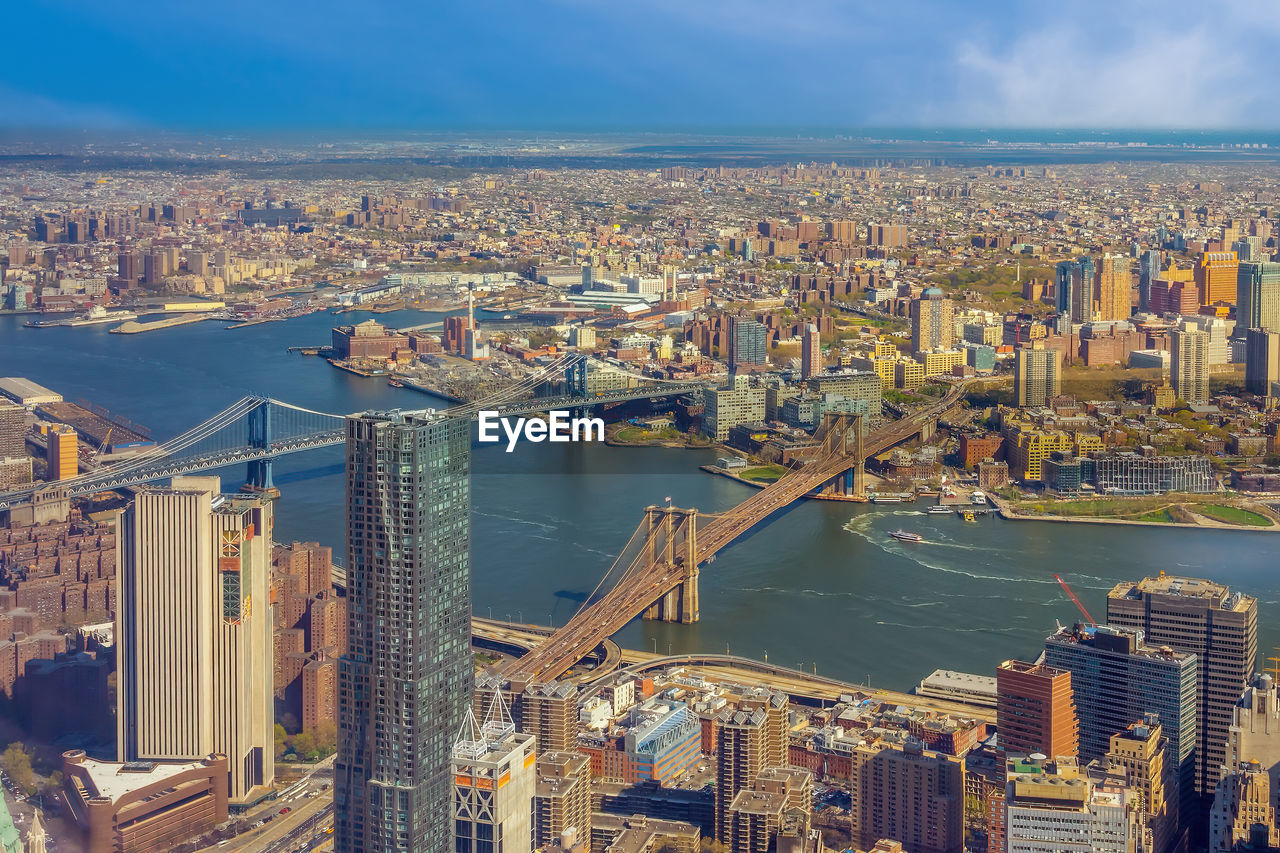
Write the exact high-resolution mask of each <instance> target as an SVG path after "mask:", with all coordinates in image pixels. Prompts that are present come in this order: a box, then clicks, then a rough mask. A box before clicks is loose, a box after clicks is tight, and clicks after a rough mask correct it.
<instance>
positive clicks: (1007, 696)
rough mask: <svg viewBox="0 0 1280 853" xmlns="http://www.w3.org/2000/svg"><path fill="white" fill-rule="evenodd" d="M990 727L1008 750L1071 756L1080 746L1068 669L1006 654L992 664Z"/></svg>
mask: <svg viewBox="0 0 1280 853" xmlns="http://www.w3.org/2000/svg"><path fill="white" fill-rule="evenodd" d="M996 730H997V731H998V732H1000V746H1001V747H1003V748H1004V750H1005V752H1007V753H1009V754H1011V755H1032V754H1034V753H1037V752H1038V753H1040V754H1041V755H1047V756H1049V757H1050V758H1057V757H1058V756H1061V755H1065V756H1070V757H1072V758H1074V757H1075V756H1076V753H1077V752H1078V751H1079V748H1080V730H1079V727H1078V725H1077V723H1076V706H1075V702H1074V701H1073V700H1072V698H1071V673H1070V671H1068V670H1063V669H1054V668H1053V667H1051V666H1045V665H1044V664H1037V663H1025V662H1023V661H1020V660H1007V661H1005V662H1004V663H1002V664H1000V666H999V667H998V668H997V669H996Z"/></svg>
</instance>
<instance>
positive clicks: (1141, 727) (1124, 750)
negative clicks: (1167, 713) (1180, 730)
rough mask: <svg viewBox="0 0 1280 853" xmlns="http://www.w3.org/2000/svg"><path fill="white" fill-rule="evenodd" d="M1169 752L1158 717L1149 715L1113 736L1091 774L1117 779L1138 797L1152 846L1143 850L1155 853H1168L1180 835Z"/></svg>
mask: <svg viewBox="0 0 1280 853" xmlns="http://www.w3.org/2000/svg"><path fill="white" fill-rule="evenodd" d="M1167 750H1168V742H1167V741H1166V739H1165V736H1164V729H1163V728H1162V727H1161V726H1160V719H1159V717H1158V716H1157V715H1155V714H1148V715H1147V716H1146V717H1145V718H1143V719H1142V720H1139V721H1137V722H1135V723H1132V724H1131V725H1130V726H1129V728H1127V729H1126V730H1124V731H1123V732H1120V733H1118V734H1114V735H1112V736H1111V748H1110V749H1109V750H1107V754H1106V755H1105V756H1103V758H1102V760H1101V761H1100V762H1098V763H1097V764H1095V765H1091V766H1090V770H1091V771H1093V772H1095V773H1096V774H1097V775H1100V776H1102V777H1103V778H1104V779H1105V780H1108V781H1109V780H1110V779H1112V778H1118V779H1119V780H1120V782H1121V783H1122V784H1123V785H1124V786H1125V787H1127V788H1128V789H1129V790H1130V791H1132V792H1133V793H1134V794H1135V795H1137V799H1136V805H1137V806H1138V807H1139V810H1140V811H1141V812H1142V822H1143V823H1144V824H1145V825H1146V830H1147V832H1148V833H1149V835H1150V843H1149V844H1147V845H1145V847H1144V849H1148V850H1152V851H1154V853H1165V851H1167V850H1168V849H1169V845H1170V843H1171V842H1172V840H1173V837H1174V834H1175V833H1176V832H1177V823H1178V813H1177V808H1176V803H1171V802H1170V800H1169V792H1168V785H1167V781H1168V777H1167V776H1166V774H1165V764H1164V761H1165V754H1166V751H1167Z"/></svg>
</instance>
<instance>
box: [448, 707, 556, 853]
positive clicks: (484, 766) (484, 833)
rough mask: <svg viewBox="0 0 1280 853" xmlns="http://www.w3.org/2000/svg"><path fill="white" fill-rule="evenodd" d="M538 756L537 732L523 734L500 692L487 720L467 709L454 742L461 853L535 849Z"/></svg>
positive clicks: (519, 852) (455, 801)
mask: <svg viewBox="0 0 1280 853" xmlns="http://www.w3.org/2000/svg"><path fill="white" fill-rule="evenodd" d="M536 761H537V756H536V755H535V753H534V738H533V736H532V735H527V734H520V733H518V732H517V731H516V727H515V724H514V723H512V722H511V715H510V714H509V713H508V712H507V708H506V704H505V703H504V702H503V701H502V694H501V693H495V694H494V696H493V705H492V707H491V708H490V709H489V713H488V714H487V715H486V716H485V720H484V722H483V723H480V722H477V721H476V716H475V714H474V713H472V711H471V709H470V708H468V709H467V713H466V721H465V722H464V723H463V729H462V733H461V735H460V736H459V737H458V740H457V741H455V742H454V745H453V821H452V823H451V825H445V826H443V827H439V828H438V829H440V830H442V831H443V832H444V834H445V835H448V834H449V830H450V829H452V830H453V835H454V839H455V840H454V848H453V849H454V850H455V851H456V853H499V851H513V853H528V851H531V850H533V846H534V832H533V814H534V794H535V792H536V790H537V777H538V773H537V766H536Z"/></svg>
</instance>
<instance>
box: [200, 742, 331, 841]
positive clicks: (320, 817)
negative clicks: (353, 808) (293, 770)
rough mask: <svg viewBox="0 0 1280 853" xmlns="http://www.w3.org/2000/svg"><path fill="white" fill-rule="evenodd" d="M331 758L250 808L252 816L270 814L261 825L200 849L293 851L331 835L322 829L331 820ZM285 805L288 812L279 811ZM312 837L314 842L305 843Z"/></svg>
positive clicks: (259, 817) (311, 839) (328, 837)
mask: <svg viewBox="0 0 1280 853" xmlns="http://www.w3.org/2000/svg"><path fill="white" fill-rule="evenodd" d="M334 758H335V757H334V756H332V755H331V756H329V757H328V758H326V759H324V760H323V761H320V762H318V763H317V764H316V766H315V767H313V768H312V769H311V770H310V771H309V772H308V773H307V774H306V775H305V776H303V777H302V778H301V779H299V780H298V781H296V782H294V783H292V784H290V785H289V786H287V787H285V788H284V789H283V790H281V791H280V793H279V794H278V795H277V797H276V798H275V799H274V800H269V801H267V802H266V803H264V804H263V806H260V807H259V808H258V809H253V810H250V813H249V816H250V817H252V818H256V819H257V820H263V819H264V818H270V819H269V820H267V821H266V822H265V823H263V824H262V825H261V826H259V827H256V828H254V829H251V830H249V831H248V832H242V833H241V834H239V835H237V836H236V837H234V838H231V839H228V840H227V841H223V842H220V843H219V844H214V845H211V846H209V847H206V848H204V850H202V851H199V853H214V851H217V853H295V851H298V850H312V849H319V845H320V844H321V843H322V842H323V841H325V840H329V839H331V838H332V836H331V835H327V834H325V832H324V830H325V828H326V827H328V826H331V825H332V824H333V784H332V781H333V762H334ZM281 766H282V767H283V766H286V765H281ZM285 808H287V809H289V811H288V813H286V814H280V810H281V809H285ZM313 841H314V842H315V846H314V847H308V846H307V845H308V844H310V843H311V842H313Z"/></svg>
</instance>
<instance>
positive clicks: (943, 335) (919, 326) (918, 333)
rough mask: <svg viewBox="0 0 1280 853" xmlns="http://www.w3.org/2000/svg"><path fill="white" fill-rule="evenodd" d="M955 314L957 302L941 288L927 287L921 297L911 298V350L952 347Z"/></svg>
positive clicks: (918, 351)
mask: <svg viewBox="0 0 1280 853" xmlns="http://www.w3.org/2000/svg"><path fill="white" fill-rule="evenodd" d="M954 315H955V303H954V302H952V301H951V300H950V299H948V298H947V297H946V296H945V295H944V294H943V292H942V290H941V289H940V288H937V287H926V288H925V289H924V291H923V292H922V293H921V294H920V298H919V299H913V300H911V351H912V352H914V353H917V354H919V353H922V352H926V351H928V350H949V349H952V346H953V344H954V343H955V321H954V319H953V318H954ZM917 357H918V356H917Z"/></svg>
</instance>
